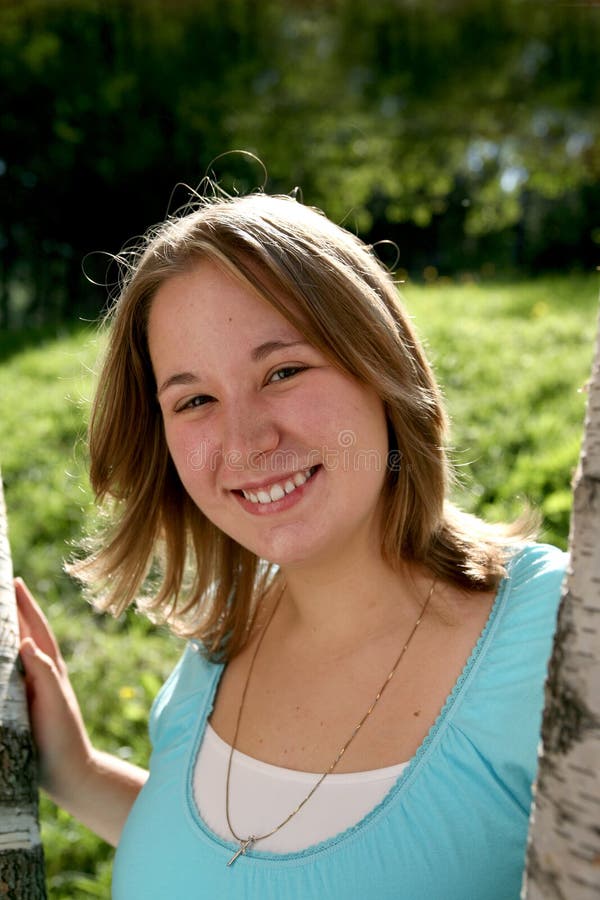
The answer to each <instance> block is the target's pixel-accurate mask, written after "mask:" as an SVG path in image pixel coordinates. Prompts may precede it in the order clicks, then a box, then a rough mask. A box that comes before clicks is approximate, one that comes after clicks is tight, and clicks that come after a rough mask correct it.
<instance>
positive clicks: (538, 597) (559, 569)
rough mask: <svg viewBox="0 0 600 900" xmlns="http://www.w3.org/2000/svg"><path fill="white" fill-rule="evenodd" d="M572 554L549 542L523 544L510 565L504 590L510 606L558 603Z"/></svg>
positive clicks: (511, 559)
mask: <svg viewBox="0 0 600 900" xmlns="http://www.w3.org/2000/svg"><path fill="white" fill-rule="evenodd" d="M568 560H569V556H568V554H567V553H565V552H564V551H563V550H559V549H558V547H553V546H551V545H550V544H524V545H521V546H520V547H518V548H517V550H516V551H515V553H514V554H513V555H512V557H511V558H510V560H509V561H508V564H507V576H506V579H505V589H508V590H509V591H510V595H511V600H512V603H511V606H514V605H515V604H516V603H519V604H523V605H527V606H534V605H536V604H537V605H540V606H541V607H544V606H555V607H556V606H558V601H559V600H560V596H561V588H562V583H563V581H564V577H565V573H566V570H567V565H568Z"/></svg>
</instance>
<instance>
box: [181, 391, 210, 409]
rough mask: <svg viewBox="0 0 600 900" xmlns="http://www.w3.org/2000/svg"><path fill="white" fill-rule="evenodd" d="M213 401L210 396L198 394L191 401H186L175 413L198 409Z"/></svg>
mask: <svg viewBox="0 0 600 900" xmlns="http://www.w3.org/2000/svg"><path fill="white" fill-rule="evenodd" d="M212 399H213V398H212V397H210V396H209V395H208V394H197V395H196V396H195V397H191V398H190V400H186V402H185V403H182V404H181V405H180V406H178V407H177V409H176V410H175V412H183V411H184V410H186V409H198V407H200V406H204V405H205V404H207V403H210V402H211V401H212Z"/></svg>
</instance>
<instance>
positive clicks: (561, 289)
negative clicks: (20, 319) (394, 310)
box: [0, 276, 598, 900]
mask: <svg viewBox="0 0 600 900" xmlns="http://www.w3.org/2000/svg"><path fill="white" fill-rule="evenodd" d="M403 296H404V298H405V302H406V305H407V307H408V309H409V311H410V313H411V315H413V316H414V319H415V322H416V325H417V329H418V331H419V333H420V334H421V336H422V337H423V339H424V340H425V341H426V343H427V346H428V350H429V353H430V356H431V358H432V359H433V362H434V365H435V369H436V372H437V374H438V376H439V379H440V381H441V382H442V384H443V386H444V389H445V393H446V397H447V401H448V407H449V410H450V413H451V417H452V423H453V432H452V454H453V458H454V461H455V463H456V466H457V472H458V483H457V488H456V499H457V500H458V501H459V502H460V503H461V504H462V505H463V506H464V507H465V508H467V509H469V510H471V511H473V512H477V513H480V514H482V515H484V516H486V517H488V518H490V519H494V520H499V519H504V518H507V517H508V518H510V517H514V515H515V514H517V513H518V512H519V511H520V510H521V509H522V508H523V504H524V503H525V502H528V503H530V504H532V505H533V506H535V507H537V508H538V509H540V511H541V513H542V514H543V518H544V526H543V533H542V537H543V538H544V539H546V540H549V541H551V542H553V543H556V544H559V545H561V546H566V542H567V535H568V521H569V511H570V502H571V494H570V481H571V477H572V472H573V468H574V466H575V464H576V461H577V455H578V450H579V444H580V439H581V433H582V422H583V414H584V407H585V390H584V388H585V382H586V380H587V378H588V375H589V369H590V362H591V356H592V349H593V339H594V334H595V328H596V319H597V311H598V279H597V278H596V277H592V276H571V277H560V278H558V277H556V278H547V279H539V280H535V281H529V282H520V283H514V284H479V285H478V284H462V285H452V284H444V285H439V284H438V285H429V286H418V285H413V284H407V285H405V286H404V288H403ZM97 354H98V345H97V342H96V339H95V337H94V332H93V330H91V329H90V328H89V327H87V328H83V327H76V326H73V327H70V328H65V329H63V330H62V331H58V332H57V331H46V332H34V331H28V332H23V333H19V334H5V335H2V336H0V385H1V393H0V433H1V435H2V443H1V447H0V464H1V465H2V469H3V477H4V481H5V488H6V500H7V505H8V508H9V516H10V533H11V541H12V547H13V559H14V565H15V571H16V572H17V573H18V574H20V575H23V576H24V577H25V579H26V580H27V581H28V583H29V584H30V586H31V588H32V589H33V591H34V592H35V593H36V594H37V595H38V597H39V598H40V600H41V602H42V603H43V605H44V607H45V609H46V610H47V612H48V615H49V617H50V619H51V621H52V623H53V625H54V627H55V629H56V632H57V635H58V637H59V640H60V642H61V645H62V647H63V651H64V653H65V656H66V658H67V660H68V662H69V666H70V671H71V674H72V678H73V681H74V683H75V686H76V689H77V692H78V694H79V697H80V700H81V703H82V706H83V708H84V711H85V716H86V720H87V722H88V724H89V727H90V731H91V732H92V735H93V738H94V740H95V741H96V742H97V743H98V745H100V746H102V747H103V748H104V749H107V750H109V751H111V752H115V753H118V754H119V755H121V756H122V757H124V758H127V759H132V760H133V761H135V762H138V763H140V764H142V765H145V764H146V763H147V759H148V741H147V737H146V719H147V712H148V708H149V705H150V703H151V700H152V698H153V696H154V694H155V693H156V691H157V689H158V687H159V685H160V683H161V682H162V680H163V679H164V677H165V676H166V674H167V673H168V671H169V670H170V668H171V666H172V664H173V662H174V660H175V658H176V657H177V655H178V653H179V651H180V645H179V644H178V642H177V641H175V640H174V639H172V638H171V637H169V636H168V635H167V634H165V632H164V631H162V630H160V629H157V628H155V627H153V626H151V625H150V624H149V623H147V622H146V621H145V620H144V619H142V618H141V617H140V616H138V615H136V614H135V613H134V612H130V613H128V614H127V615H126V616H124V617H123V618H122V619H121V620H118V621H115V620H113V619H111V618H109V617H107V616H99V615H97V614H96V613H94V612H93V611H92V610H91V609H90V608H89V607H88V606H87V605H86V604H85V603H84V602H83V601H82V600H81V598H80V596H79V593H78V590H77V587H76V586H75V585H74V584H73V583H72V582H70V581H69V579H68V578H66V576H64V575H63V574H62V571H61V566H62V562H63V560H64V558H65V557H68V556H69V555H70V554H71V553H72V552H73V546H74V543H76V542H77V540H78V538H80V537H81V535H82V533H83V531H84V530H85V528H86V526H87V525H89V524H90V522H91V521H92V520H93V505H92V502H91V497H90V493H89V489H88V487H87V482H86V463H85V420H86V415H87V410H88V405H89V396H90V394H91V391H92V390H93V380H94V378H93V369H94V366H95V361H96V357H97ZM41 815H42V820H43V837H44V842H45V847H46V856H47V874H48V887H49V894H50V897H51V898H52V900H67V898H69V900H73V898H78V897H81V898H85V897H102V898H108V897H109V896H110V887H109V886H110V866H111V860H112V851H111V849H110V848H108V847H107V846H106V845H105V844H103V843H102V842H100V841H98V840H97V839H96V838H95V837H94V836H93V835H92V834H91V833H90V832H89V831H87V830H86V829H85V828H83V827H82V826H80V825H78V824H77V823H76V822H74V821H73V820H72V819H71V818H70V817H69V816H68V815H67V814H66V813H64V812H62V811H60V810H57V809H56V808H55V807H54V806H53V805H52V804H51V803H50V802H49V801H47V800H44V801H43V803H42V810H41Z"/></svg>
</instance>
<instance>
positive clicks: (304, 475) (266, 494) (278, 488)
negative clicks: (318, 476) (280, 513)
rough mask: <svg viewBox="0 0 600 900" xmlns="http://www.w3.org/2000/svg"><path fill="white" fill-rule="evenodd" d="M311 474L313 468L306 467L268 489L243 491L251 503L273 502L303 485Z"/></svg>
mask: <svg viewBox="0 0 600 900" xmlns="http://www.w3.org/2000/svg"><path fill="white" fill-rule="evenodd" d="M310 476H311V470H310V469H306V470H305V471H304V472H296V474H295V475H292V477H291V478H288V480H287V481H286V482H285V483H284V484H283V485H281V484H272V485H271V487H270V488H269V489H268V490H266V489H265V490H260V491H257V492H256V493H254V491H244V490H243V491H242V494H243V495H244V497H245V498H246V500H250V502H251V503H273V502H274V501H275V500H281V499H283V497H285V495H286V494H291V493H292V492H293V491H295V490H296V488H297V487H301V486H302V485H303V484H305V483H306V481H308V479H309V478H310Z"/></svg>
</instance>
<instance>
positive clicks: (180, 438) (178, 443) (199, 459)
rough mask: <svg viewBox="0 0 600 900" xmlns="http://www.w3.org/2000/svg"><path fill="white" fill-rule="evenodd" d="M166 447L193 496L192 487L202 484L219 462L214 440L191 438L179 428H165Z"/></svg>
mask: <svg viewBox="0 0 600 900" xmlns="http://www.w3.org/2000/svg"><path fill="white" fill-rule="evenodd" d="M165 436H166V440H167V447H168V448H169V453H170V454H171V459H172V460H173V463H174V465H175V468H176V469H177V473H178V475H179V477H180V479H181V482H182V484H183V486H184V487H185V489H186V490H187V491H188V493H190V494H192V496H193V489H194V487H196V488H197V487H198V486H199V485H201V484H203V483H204V482H205V481H206V480H207V479H208V478H209V477H210V475H211V473H212V472H214V471H215V470H216V468H217V466H218V463H219V455H218V453H217V451H216V445H215V444H214V442H212V441H210V440H208V439H198V437H196V438H192V437H191V435H189V434H186V433H185V431H184V430H182V429H179V428H169V427H166V428H165Z"/></svg>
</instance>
